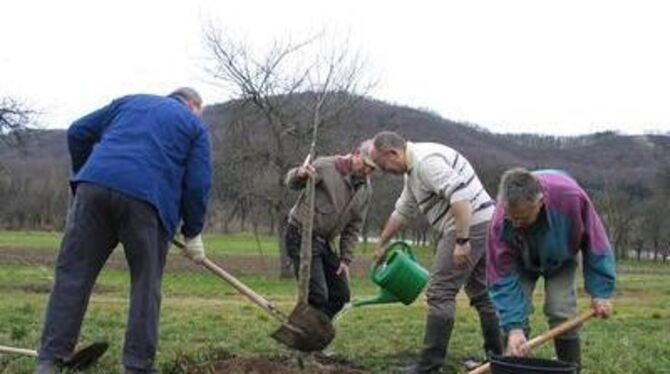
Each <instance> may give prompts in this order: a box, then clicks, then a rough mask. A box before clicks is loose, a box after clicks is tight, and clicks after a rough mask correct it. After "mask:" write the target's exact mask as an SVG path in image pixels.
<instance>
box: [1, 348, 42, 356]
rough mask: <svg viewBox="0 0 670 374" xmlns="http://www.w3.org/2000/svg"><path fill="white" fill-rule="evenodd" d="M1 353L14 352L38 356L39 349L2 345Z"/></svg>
mask: <svg viewBox="0 0 670 374" xmlns="http://www.w3.org/2000/svg"><path fill="white" fill-rule="evenodd" d="M0 353H12V354H18V355H26V356H33V357H37V351H35V350H33V349H23V348H14V347H7V346H5V345H0Z"/></svg>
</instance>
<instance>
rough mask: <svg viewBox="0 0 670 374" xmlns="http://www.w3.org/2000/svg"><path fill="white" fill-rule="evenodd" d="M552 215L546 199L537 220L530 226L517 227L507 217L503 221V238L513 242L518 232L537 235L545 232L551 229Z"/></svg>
mask: <svg viewBox="0 0 670 374" xmlns="http://www.w3.org/2000/svg"><path fill="white" fill-rule="evenodd" d="M551 227H552V224H551V216H550V215H549V210H548V209H547V202H546V200H544V201H543V202H542V208H541V210H540V213H539V216H538V218H537V220H536V221H535V222H534V223H533V224H532V225H531V226H530V227H528V228H525V229H517V228H515V227H514V225H512V222H510V221H509V220H508V219H507V218H505V220H504V221H503V233H502V238H503V240H504V241H506V242H508V243H511V242H512V240H513V238H514V235H515V234H517V233H519V234H520V233H526V234H527V235H535V234H540V233H545V232H548V231H550V230H551Z"/></svg>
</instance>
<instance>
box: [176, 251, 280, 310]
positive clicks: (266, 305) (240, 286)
mask: <svg viewBox="0 0 670 374" xmlns="http://www.w3.org/2000/svg"><path fill="white" fill-rule="evenodd" d="M172 244H174V245H175V246H176V247H178V248H180V249H183V248H184V247H185V246H184V243H182V242H180V241H178V240H176V239H174V240H172ZM200 264H201V265H202V266H204V267H205V268H207V269H208V270H209V271H211V272H212V273H214V274H216V275H218V276H219V277H221V278H223V280H225V281H226V282H228V284H230V285H231V286H233V288H235V289H236V290H238V291H239V292H240V293H241V294H242V295H244V296H246V297H247V298H248V299H249V300H251V301H253V302H254V303H255V304H257V305H258V306H260V307H261V308H263V309H264V310H265V311H267V312H268V314H270V315H272V316H273V317H274V318H275V319H277V320H278V321H279V322H281V323H286V321H287V320H288V317H287V316H286V315H285V314H284V313H282V312H281V311H280V310H279V309H277V307H276V306H275V304H274V303H272V302H271V301H270V300H268V299H266V298H264V297H263V296H261V295H259V294H258V293H256V291H254V290H252V289H251V288H249V287H247V285H246V284H244V283H242V282H240V281H239V280H237V278H235V277H234V276H232V275H231V274H230V273H228V272H227V271H225V270H223V269H222V268H221V267H220V266H219V265H217V264H215V263H214V262H213V261H212V260H210V259H208V258H205V259H204V260H202V261H201V262H200Z"/></svg>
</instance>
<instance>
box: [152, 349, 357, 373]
mask: <svg viewBox="0 0 670 374" xmlns="http://www.w3.org/2000/svg"><path fill="white" fill-rule="evenodd" d="M163 371H164V372H166V373H188V374H201V373H202V374H204V373H207V374H211V373H214V374H223V373H226V374H228V373H230V374H269V373H272V374H275V373H276V374H294V373H298V374H303V373H304V374H360V373H364V372H365V371H364V369H363V368H362V367H361V366H359V365H357V364H355V363H354V362H352V361H349V360H347V359H346V358H343V357H338V356H324V355H320V354H315V355H309V356H307V357H304V358H298V357H297V356H275V357H263V356H255V357H240V356H237V355H235V354H232V353H230V352H226V351H222V350H217V349H215V350H213V351H211V352H206V353H205V358H204V360H203V358H200V359H197V360H194V359H193V358H192V357H187V356H181V357H178V358H177V360H176V361H175V362H173V363H172V365H169V366H168V367H165V368H163Z"/></svg>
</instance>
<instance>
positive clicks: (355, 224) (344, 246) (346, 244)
mask: <svg viewBox="0 0 670 374" xmlns="http://www.w3.org/2000/svg"><path fill="white" fill-rule="evenodd" d="M369 206H370V191H369V187H368V190H367V191H366V192H365V201H364V203H363V204H362V205H361V207H360V209H357V210H356V211H355V212H352V213H353V214H352V218H351V219H350V220H349V222H347V224H346V225H345V226H344V228H343V229H342V232H341V233H340V260H341V261H343V262H345V263H347V264H349V263H351V262H352V261H353V260H354V247H355V246H356V242H357V241H358V238H359V237H360V236H361V230H362V228H363V222H365V217H366V215H367V212H368V208H369Z"/></svg>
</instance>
